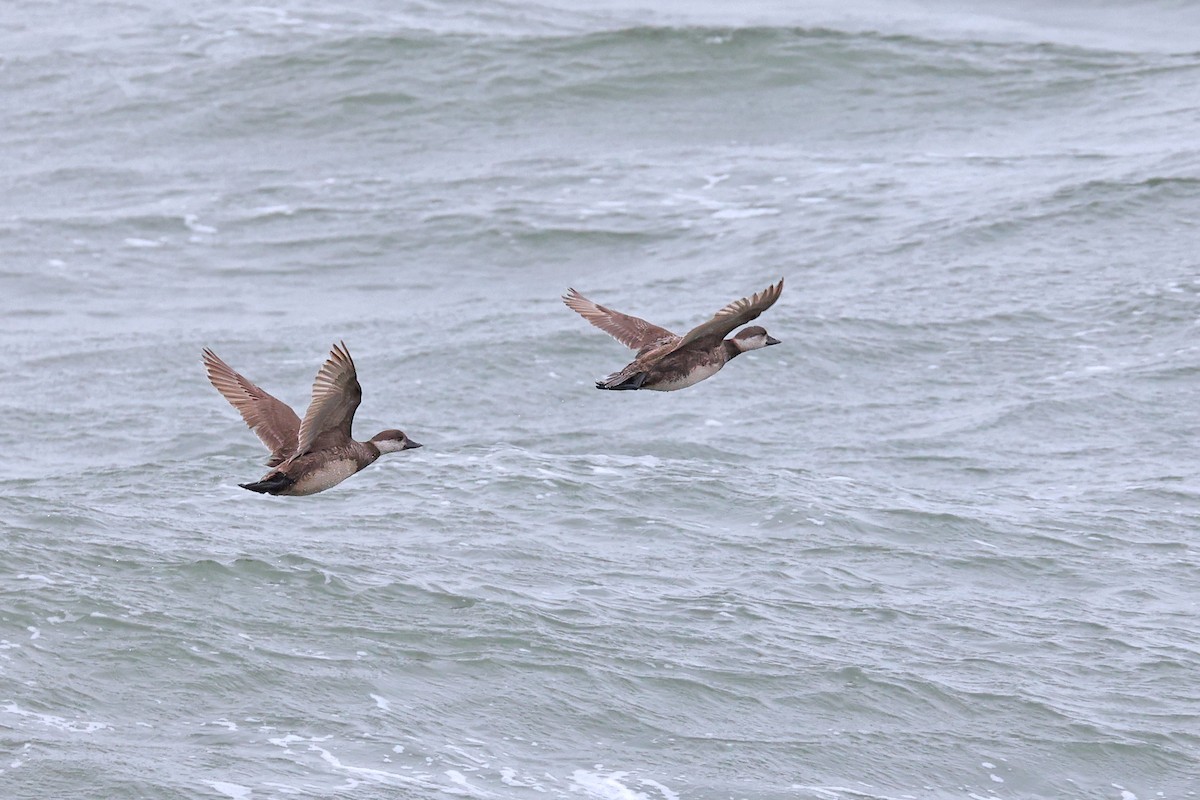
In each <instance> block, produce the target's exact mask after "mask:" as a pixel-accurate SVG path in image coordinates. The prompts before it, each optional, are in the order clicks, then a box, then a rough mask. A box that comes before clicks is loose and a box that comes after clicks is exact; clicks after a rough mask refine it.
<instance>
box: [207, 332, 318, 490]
mask: <svg viewBox="0 0 1200 800" xmlns="http://www.w3.org/2000/svg"><path fill="white" fill-rule="evenodd" d="M204 367H205V369H206V370H207V371H208V380H209V382H210V383H212V385H213V386H214V387H216V390H217V391H218V392H220V393H221V395H222V396H223V397H224V398H225V399H226V400H228V401H229V404H230V405H231V406H233V407H234V408H236V409H237V411H238V413H239V414H241V415H242V419H244V420H245V421H246V424H247V425H249V426H250V430H252V431H254V433H255V434H257V435H258V438H259V439H261V440H262V443H263V444H265V445H266V446H267V449H268V450H270V451H271V458H270V460H269V461H268V462H267V464H268V465H270V466H272V467H274V466H278V465H279V464H281V463H282V462H283V461H285V460H287V458H288V457H290V456H291V455H292V453H294V452H295V450H296V439H297V435H298V433H299V431H300V418H299V417H298V416H296V412H295V411H292V409H291V408H290V407H288V405H287V403H284V402H283V401H281V400H278V399H276V398H274V397H272V396H271V395H269V394H267V393H266V392H264V391H263V390H262V389H260V388H258V387H257V386H255V385H254V384H253V383H251V382H250V381H248V380H246V379H245V378H244V377H243V376H241V375H239V374H238V373H236V372H234V371H233V368H231V367H230V366H229V365H228V364H226V363H225V362H224V361H222V360H221V359H220V358H219V357H218V356H217V354H216V353H214V352H213V351H212V350H209V349H208V348H207V347H206V348H204Z"/></svg>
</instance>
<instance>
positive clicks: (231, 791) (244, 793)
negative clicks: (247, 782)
mask: <svg viewBox="0 0 1200 800" xmlns="http://www.w3.org/2000/svg"><path fill="white" fill-rule="evenodd" d="M207 783H208V785H209V786H211V787H212V788H213V789H215V790H216V791H218V792H220V793H221V794H223V795H225V796H226V797H232V798H234V800H250V798H251V797H253V792H251V791H250V789H249V787H246V786H242V785H240V784H237V783H228V782H226V781H207Z"/></svg>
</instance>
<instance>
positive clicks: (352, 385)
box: [296, 342, 362, 456]
mask: <svg viewBox="0 0 1200 800" xmlns="http://www.w3.org/2000/svg"><path fill="white" fill-rule="evenodd" d="M360 402H362V387H361V386H359V384H358V373H357V372H356V371H355V369H354V361H353V360H351V358H350V352H349V351H348V350H347V349H346V344H345V342H340V343H338V344H335V345H334V346H333V349H332V350H331V351H330V353H329V358H328V359H326V360H325V363H324V364H322V365H321V369H320V371H319V372H317V377H316V379H315V380H314V381H313V388H312V400H311V401H310V402H309V404H308V410H307V411H305V412H304V421H303V422H301V423H300V432H299V434H298V439H299V441H298V442H297V444H296V455H298V456H299V455H303V454H304V453H307V452H310V451H312V450H324V449H325V448H328V447H337V446H339V445H344V444H348V443H349V442H350V428H351V426H352V425H353V423H354V412H355V411H356V410H357V409H358V404H359V403H360Z"/></svg>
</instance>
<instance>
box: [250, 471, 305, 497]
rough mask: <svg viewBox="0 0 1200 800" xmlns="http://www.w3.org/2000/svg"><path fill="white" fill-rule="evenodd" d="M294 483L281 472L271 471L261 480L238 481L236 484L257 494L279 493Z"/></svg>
mask: <svg viewBox="0 0 1200 800" xmlns="http://www.w3.org/2000/svg"><path fill="white" fill-rule="evenodd" d="M294 483H295V481H294V480H292V479H291V478H289V477H288V476H287V475H284V474H283V473H282V472H272V473H271V474H270V475H268V476H267V477H265V478H263V479H262V480H261V481H255V482H254V483H239V484H238V486H241V487H242V488H243V489H249V490H250V491H252V492H258V493H259V494H279V493H280V492H282V491H283V490H284V489H286V488H288V487H289V486H291V485H292V484H294Z"/></svg>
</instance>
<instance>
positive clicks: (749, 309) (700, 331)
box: [672, 278, 783, 350]
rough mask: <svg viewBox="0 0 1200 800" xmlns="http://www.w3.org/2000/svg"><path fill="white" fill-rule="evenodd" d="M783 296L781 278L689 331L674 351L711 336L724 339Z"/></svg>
mask: <svg viewBox="0 0 1200 800" xmlns="http://www.w3.org/2000/svg"><path fill="white" fill-rule="evenodd" d="M781 294H783V278H780V279H779V283H777V284H775V285H774V286H768V287H767V288H766V289H763V290H762V291H761V292H758V293H756V294H754V295H752V296H750V297H743V298H742V299H741V300H734V301H733V302H732V303H730V304H729V305H727V306H725V307H724V308H722V309H721V310H720V311H718V312H717V313H716V314H714V315H713V318H712V319H710V320H709V321H708V322H705V323H702V324H700V325H697V326H696V327H695V328H692V329H691V330H690V331H688V332H687V335H685V336H684V337H683V338H682V339H680V340H679V344H677V345H675V347H674V348H672V350H678V349H679V348H680V347H685V346H687V345H689V344H691V343H692V342H694V341H696V340H698V339H703V338H706V337H709V336H713V337H716V338H718V339H724V338H725V337H726V336H728V335H729V334H730V333H731V332H732V331H733V329H734V328H739V327H741V326H742V325H745V324H746V323H747V322H749V321H750V320H752V319H756V318H757V317H758V315H759V314H761V313H762V312H764V311H766V310H767V309H768V308H770V307H771V306H773V305H774V304H775V301H776V300H778V299H779V295H781Z"/></svg>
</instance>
